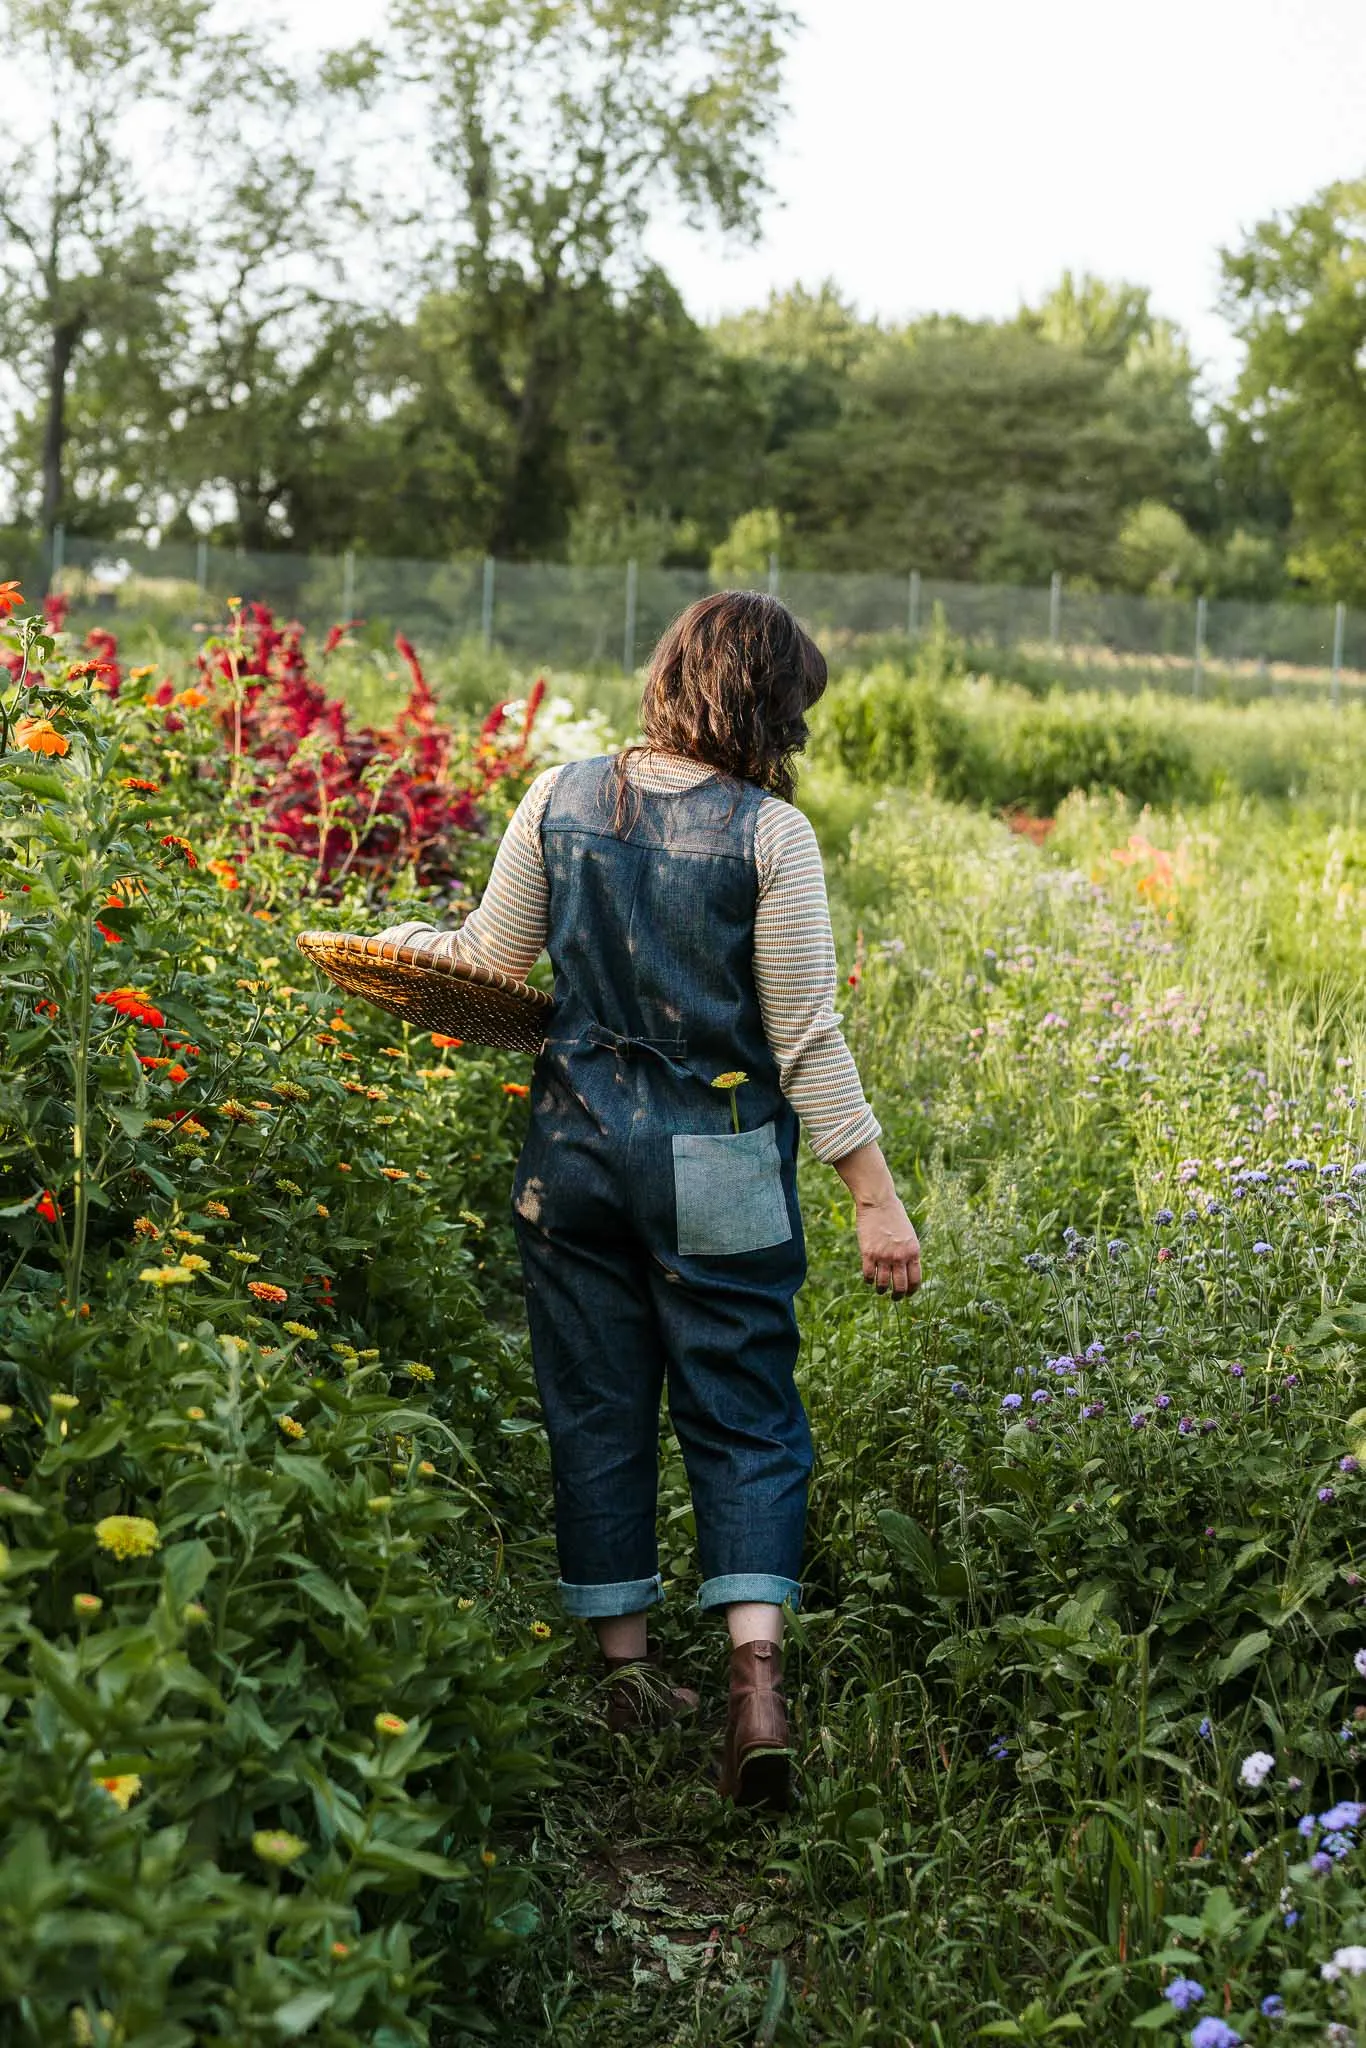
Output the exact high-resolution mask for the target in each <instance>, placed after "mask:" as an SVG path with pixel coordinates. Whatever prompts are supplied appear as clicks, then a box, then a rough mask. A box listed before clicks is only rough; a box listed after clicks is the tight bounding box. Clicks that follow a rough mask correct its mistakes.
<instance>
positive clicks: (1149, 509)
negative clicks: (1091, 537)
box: [1115, 498, 1208, 597]
mask: <svg viewBox="0 0 1366 2048" xmlns="http://www.w3.org/2000/svg"><path fill="white" fill-rule="evenodd" d="M1115 557H1116V563H1117V566H1118V570H1119V581H1120V583H1121V585H1122V587H1123V588H1124V589H1125V590H1137V591H1141V592H1145V593H1146V594H1148V595H1149V596H1152V597H1172V596H1175V595H1176V594H1177V593H1178V592H1180V593H1181V594H1182V595H1183V596H1184V595H1186V594H1188V593H1189V592H1191V591H1193V590H1199V589H1201V588H1202V587H1203V585H1204V580H1205V569H1206V565H1207V559H1208V558H1207V556H1206V552H1205V549H1204V548H1203V547H1202V546H1201V544H1200V542H1199V541H1198V540H1197V539H1196V537H1195V535H1194V534H1193V533H1192V532H1191V530H1190V528H1189V527H1188V526H1187V524H1186V522H1185V520H1184V519H1183V518H1182V517H1181V514H1180V513H1179V512H1175V511H1173V510H1172V508H1171V506H1170V505H1159V504H1156V503H1154V501H1153V500H1152V499H1150V498H1149V499H1145V500H1144V502H1143V503H1142V504H1141V505H1136V506H1135V507H1134V509H1133V511H1132V512H1130V513H1129V515H1128V517H1127V518H1126V519H1125V521H1124V524H1123V525H1122V526H1121V527H1120V529H1119V539H1118V540H1117V542H1116V543H1115Z"/></svg>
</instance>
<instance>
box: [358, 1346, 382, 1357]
mask: <svg viewBox="0 0 1366 2048" xmlns="http://www.w3.org/2000/svg"><path fill="white" fill-rule="evenodd" d="M356 1356H357V1358H378V1357H379V1353H378V1351H376V1350H374V1349H373V1348H372V1349H370V1350H369V1351H358V1352H357V1353H356Z"/></svg>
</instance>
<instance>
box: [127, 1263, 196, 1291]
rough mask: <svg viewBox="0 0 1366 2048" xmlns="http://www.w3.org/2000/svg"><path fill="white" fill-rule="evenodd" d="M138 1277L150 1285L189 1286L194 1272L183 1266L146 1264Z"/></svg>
mask: <svg viewBox="0 0 1366 2048" xmlns="http://www.w3.org/2000/svg"><path fill="white" fill-rule="evenodd" d="M138 1278H139V1280H145V1281H146V1282H147V1285H148V1286H149V1287H188V1286H189V1284H190V1282H191V1281H192V1280H193V1279H194V1274H193V1273H188V1272H186V1270H185V1268H184V1267H183V1266H144V1267H143V1269H142V1271H141V1272H140V1273H139V1274H138Z"/></svg>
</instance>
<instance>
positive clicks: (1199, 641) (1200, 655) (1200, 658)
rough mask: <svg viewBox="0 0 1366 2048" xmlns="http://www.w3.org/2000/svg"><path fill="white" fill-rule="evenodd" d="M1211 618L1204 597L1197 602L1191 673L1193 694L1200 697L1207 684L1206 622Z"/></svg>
mask: <svg viewBox="0 0 1366 2048" xmlns="http://www.w3.org/2000/svg"><path fill="white" fill-rule="evenodd" d="M1208 617H1209V604H1208V602H1207V600H1206V599H1205V598H1203V597H1197V598H1196V600H1195V667H1194V668H1193V669H1192V671H1191V694H1192V696H1195V697H1198V696H1199V695H1200V693H1201V690H1202V689H1203V687H1204V682H1205V621H1206V620H1207V619H1208Z"/></svg>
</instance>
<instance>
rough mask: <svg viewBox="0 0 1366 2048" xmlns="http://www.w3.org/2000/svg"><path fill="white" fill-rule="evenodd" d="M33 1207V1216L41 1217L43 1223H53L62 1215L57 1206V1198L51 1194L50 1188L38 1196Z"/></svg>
mask: <svg viewBox="0 0 1366 2048" xmlns="http://www.w3.org/2000/svg"><path fill="white" fill-rule="evenodd" d="M33 1207H34V1212H35V1214H37V1215H39V1216H41V1217H42V1219H43V1221H44V1223H55V1222H56V1221H57V1218H58V1217H59V1216H60V1215H61V1213H62V1212H61V1209H60V1208H59V1207H58V1205H57V1197H56V1196H55V1195H54V1194H53V1192H52V1190H51V1188H44V1189H43V1192H42V1194H41V1195H39V1197H38V1199H37V1201H36V1202H35V1203H34V1205H33Z"/></svg>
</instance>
